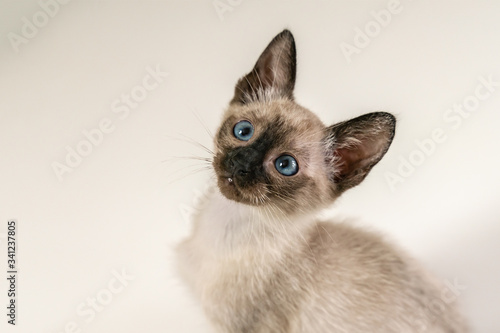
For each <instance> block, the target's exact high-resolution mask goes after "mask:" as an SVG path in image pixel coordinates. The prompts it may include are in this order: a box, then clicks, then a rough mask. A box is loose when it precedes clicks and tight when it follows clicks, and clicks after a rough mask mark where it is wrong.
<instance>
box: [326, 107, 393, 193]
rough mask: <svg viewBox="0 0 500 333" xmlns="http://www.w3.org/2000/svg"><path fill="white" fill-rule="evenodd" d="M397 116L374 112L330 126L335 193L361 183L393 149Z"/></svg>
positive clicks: (332, 175)
mask: <svg viewBox="0 0 500 333" xmlns="http://www.w3.org/2000/svg"><path fill="white" fill-rule="evenodd" d="M395 127H396V118H395V117H394V116H393V115H391V114H390V113H386V112H374V113H368V114H365V115H363V116H360V117H357V118H354V119H351V120H348V121H344V122H341V123H338V124H336V125H333V126H330V127H328V128H327V131H328V135H327V139H326V146H327V150H328V152H327V156H328V158H327V163H329V164H330V166H331V170H332V174H331V177H330V178H331V179H332V181H333V182H334V186H335V192H336V193H337V194H340V193H341V192H343V191H345V190H347V189H349V188H351V187H353V186H356V185H358V184H359V183H361V181H362V180H363V179H364V178H365V177H366V175H367V174H368V173H369V172H370V170H371V169H372V168H373V166H374V165H375V164H377V163H378V161H380V159H381V158H382V157H383V156H384V154H385V153H386V152H387V150H388V149H389V146H390V145H391V142H392V139H393V137H394V133H395Z"/></svg>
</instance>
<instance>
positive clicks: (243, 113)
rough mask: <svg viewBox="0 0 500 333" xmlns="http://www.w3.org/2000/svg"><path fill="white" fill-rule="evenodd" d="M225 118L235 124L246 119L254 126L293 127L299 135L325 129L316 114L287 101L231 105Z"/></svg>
mask: <svg viewBox="0 0 500 333" xmlns="http://www.w3.org/2000/svg"><path fill="white" fill-rule="evenodd" d="M224 118H225V119H226V120H229V121H234V122H238V121H239V120H243V119H246V120H249V121H254V122H255V123H256V124H254V125H261V126H262V125H270V126H280V127H293V128H295V129H296V130H297V132H296V133H295V134H298V135H301V134H309V135H310V134H311V132H314V133H315V132H317V131H321V130H322V129H323V128H324V127H325V126H324V124H323V123H322V122H321V120H320V119H319V118H318V117H317V116H316V115H315V114H314V113H312V112H311V111H309V110H307V109H306V108H304V107H302V106H300V105H298V104H297V103H295V102H292V101H290V100H285V99H284V100H277V101H274V102H269V103H252V104H249V105H231V107H230V108H229V109H228V110H227V111H226V113H225V117H224ZM283 129H286V128H283ZM307 132H309V133H307Z"/></svg>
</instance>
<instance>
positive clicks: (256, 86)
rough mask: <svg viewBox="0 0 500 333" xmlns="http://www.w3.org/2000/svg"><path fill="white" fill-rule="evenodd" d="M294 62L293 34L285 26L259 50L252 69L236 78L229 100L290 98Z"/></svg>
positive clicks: (247, 100) (243, 102)
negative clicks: (232, 95) (231, 97)
mask: <svg viewBox="0 0 500 333" xmlns="http://www.w3.org/2000/svg"><path fill="white" fill-rule="evenodd" d="M296 62H297V60H296V53H295V41H294V39H293V35H292V33H291V32H290V31H288V30H284V31H283V32H281V33H280V34H279V35H277V36H276V37H274V39H273V40H272V41H271V43H269V45H268V46H267V48H266V49H265V50H264V52H262V54H261V55H260V57H259V60H257V63H256V64H255V66H254V68H253V70H252V71H251V72H250V73H248V74H247V75H245V76H244V77H242V78H241V79H240V80H239V81H238V83H237V84H236V88H235V92H234V97H233V99H232V100H231V103H238V104H248V103H251V102H254V101H259V100H264V99H265V100H269V99H270V98H271V99H273V98H289V99H293V87H294V86H295V73H296Z"/></svg>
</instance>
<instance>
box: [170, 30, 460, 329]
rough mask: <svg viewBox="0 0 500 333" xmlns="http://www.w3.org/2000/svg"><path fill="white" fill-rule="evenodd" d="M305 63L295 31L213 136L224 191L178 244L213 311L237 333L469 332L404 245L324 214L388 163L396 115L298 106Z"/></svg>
mask: <svg viewBox="0 0 500 333" xmlns="http://www.w3.org/2000/svg"><path fill="white" fill-rule="evenodd" d="M295 67H296V56H295V42H294V39H293V36H292V34H291V33H290V31H288V30H285V31H283V32H282V33H280V34H279V35H277V36H276V37H275V38H274V39H273V40H272V41H271V43H270V44H269V45H268V46H267V48H266V49H265V50H264V52H263V53H262V55H261V56H260V57H259V59H258V61H257V63H256V64H255V67H254V68H253V70H252V71H251V72H250V73H249V74H247V75H246V76H244V77H243V78H241V79H240V80H239V81H238V83H237V84H236V89H235V92H234V97H233V99H232V100H231V102H230V105H229V108H228V109H227V110H226V112H225V114H224V118H223V121H222V124H221V125H220V128H219V129H218V131H217V134H216V135H215V140H214V141H215V153H214V158H213V168H214V170H215V174H216V176H217V188H214V189H213V190H211V191H209V192H208V193H207V194H206V196H205V198H204V200H203V202H202V203H201V205H200V207H198V208H199V209H198V211H197V214H196V215H195V217H194V228H193V232H192V235H191V236H190V237H189V238H188V239H187V240H185V241H184V242H183V243H181V244H180V245H179V247H178V248H177V251H178V264H179V269H180V272H181V275H182V276H183V278H184V279H185V280H186V281H187V282H188V284H189V285H190V286H191V288H192V290H193V291H194V292H195V294H196V295H197V296H198V297H199V298H200V300H201V303H202V305H203V308H204V311H205V313H206V315H207V316H208V318H209V319H210V321H211V322H212V323H213V325H214V326H215V327H216V328H217V331H218V332H231V333H235V332H246V333H250V332H273V333H278V332H283V333H284V332H294V333H295V332H304V333H305V332H307V333H314V332H350V333H352V332H398V333H401V332H443V333H444V332H447V333H451V332H455V333H458V332H467V329H466V328H465V324H464V322H463V320H462V319H461V317H460V316H459V314H458V313H457V311H456V310H455V308H454V306H453V304H447V303H446V302H442V301H441V302H437V301H440V300H441V297H442V294H443V293H444V292H445V291H446V290H445V289H443V287H442V286H440V285H439V284H438V283H436V282H435V281H434V280H433V279H431V278H430V277H428V276H427V274H426V273H425V272H424V271H422V270H421V269H420V268H419V266H418V265H417V264H416V263H414V262H413V261H412V260H411V259H409V258H407V257H406V256H405V255H404V254H402V252H401V251H400V250H398V249H397V248H395V247H393V246H392V245H390V244H388V243H387V242H385V241H384V240H382V239H381V237H379V236H378V235H376V234H372V233H369V232H366V231H363V230H359V229H356V228H354V227H352V226H349V225H347V224H339V223H337V224H335V223H332V222H322V221H319V220H318V218H317V217H316V215H317V213H318V212H319V211H320V210H321V209H322V208H325V207H327V206H329V205H331V204H332V202H333V201H334V200H335V199H336V198H338V197H339V196H340V195H341V194H342V193H343V192H344V191H346V190H347V189H349V188H351V187H353V186H356V185H358V184H359V183H360V182H361V181H362V180H363V179H364V178H365V177H366V175H367V174H368V173H369V172H370V170H371V168H372V167H373V166H374V165H375V164H377V162H378V161H380V159H381V158H382V156H384V154H385V153H386V151H387V149H388V148H389V145H390V144H391V141H392V139H393V136H394V133H395V124H396V120H395V118H394V117H393V116H392V115H391V114H389V113H385V112H374V113H369V114H365V115H363V116H360V117H357V118H354V119H351V120H348V121H344V122H341V123H338V124H335V125H333V126H329V127H326V126H325V125H323V123H322V122H321V121H320V120H319V118H318V117H317V116H316V115H314V114H313V113H312V112H310V111H309V110H307V109H306V108H304V107H302V106H300V105H298V104H297V103H295V102H294V97H293V89H294V85H295V73H296V68H295ZM436 302H437V303H436ZM449 303H450V302H449ZM436 304H437V306H436Z"/></svg>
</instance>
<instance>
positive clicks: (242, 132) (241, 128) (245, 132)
mask: <svg viewBox="0 0 500 333" xmlns="http://www.w3.org/2000/svg"><path fill="white" fill-rule="evenodd" d="M253 131H254V130H253V125H252V124H251V123H250V122H249V121H246V120H242V121H240V122H239V123H237V124H236V125H234V128H233V133H234V136H235V137H236V139H238V140H241V141H248V140H250V138H251V137H252V135H253Z"/></svg>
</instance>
